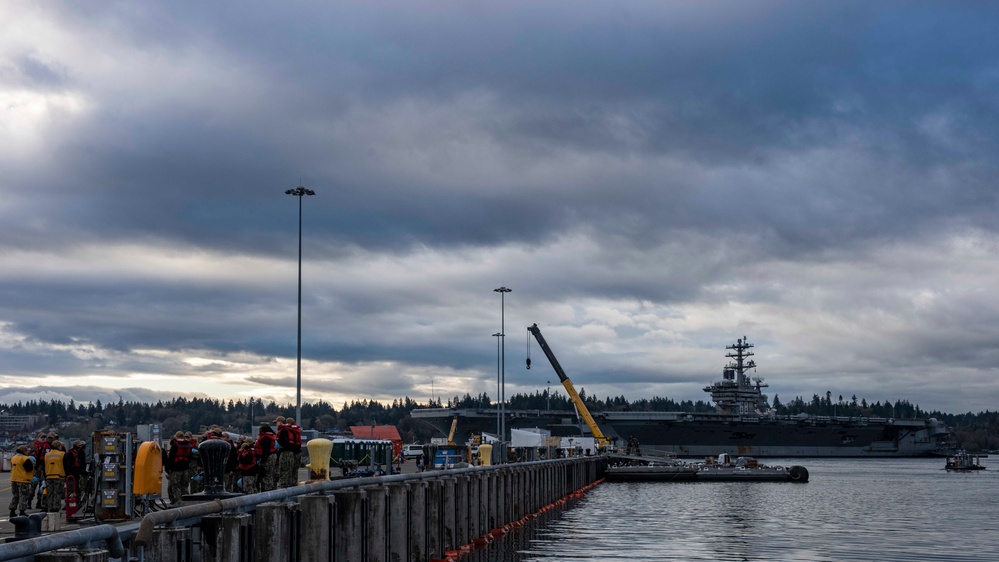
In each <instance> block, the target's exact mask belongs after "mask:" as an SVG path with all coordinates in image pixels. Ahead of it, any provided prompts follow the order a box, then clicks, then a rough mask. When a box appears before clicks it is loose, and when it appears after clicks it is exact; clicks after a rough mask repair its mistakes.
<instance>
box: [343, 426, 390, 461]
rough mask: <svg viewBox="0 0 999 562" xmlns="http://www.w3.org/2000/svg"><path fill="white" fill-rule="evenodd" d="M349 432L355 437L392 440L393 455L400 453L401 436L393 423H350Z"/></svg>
mask: <svg viewBox="0 0 999 562" xmlns="http://www.w3.org/2000/svg"><path fill="white" fill-rule="evenodd" d="M350 432H351V433H352V434H353V435H354V438H356V439H384V440H386V441H391V442H392V448H393V450H394V451H393V452H394V455H395V456H399V455H401V454H402V436H401V435H399V430H398V429H396V427H395V426H394V425H352V426H350Z"/></svg>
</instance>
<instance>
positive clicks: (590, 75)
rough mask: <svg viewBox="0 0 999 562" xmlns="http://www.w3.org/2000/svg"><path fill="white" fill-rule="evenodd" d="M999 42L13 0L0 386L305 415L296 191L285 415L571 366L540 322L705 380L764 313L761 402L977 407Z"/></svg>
mask: <svg viewBox="0 0 999 562" xmlns="http://www.w3.org/2000/svg"><path fill="white" fill-rule="evenodd" d="M997 28H999V6H997V5H996V4H994V3H989V2H946V1H939V2H892V1H884V2H863V1H861V2H849V1H843V2H824V3H816V2H790V1H788V2H783V1H765V0H754V1H746V2H732V1H722V2H713V1H699V2H633V1H621V2H576V1H572V2H561V1H551V2H518V1H512V2H501V3H482V2H439V1H433V0H430V1H426V2H403V1H397V0H386V1H375V2H370V1H368V2H280V3H278V2H249V3H246V2H239V3H236V2H162V1H161V2H141V3H135V2H125V1H119V2H115V1H107V2H99V3H79V2H68V1H67V2H57V1H49V2H35V1H30V0H12V1H8V2H4V3H2V4H0V402H2V403H13V402H17V401H21V400H31V399H47V400H52V399H59V400H63V401H68V400H70V399H72V400H74V401H76V402H78V403H80V402H88V401H94V400H98V399H100V400H102V401H105V402H106V401H109V400H113V401H117V400H118V398H122V399H124V400H126V401H128V400H141V401H155V400H158V399H169V398H172V397H175V396H187V397H195V396H200V397H211V398H219V399H225V400H228V399H234V400H239V399H244V400H245V399H247V398H249V397H255V398H261V399H263V400H265V401H268V400H274V401H277V402H278V403H279V404H294V403H295V400H296V380H297V371H296V353H297V347H296V344H297V321H298V316H297V314H298V300H297V299H298V251H299V238H298V227H299V204H300V203H301V213H302V215H301V228H302V245H301V252H302V286H301V287H302V288H301V298H302V308H301V315H302V317H301V323H302V324H301V325H302V341H301V345H302V367H301V384H302V400H303V402H313V401H316V400H325V401H327V402H329V403H332V404H333V405H334V406H336V407H337V408H339V407H340V405H342V404H343V403H344V402H345V401H351V400H379V401H383V402H384V401H391V400H393V399H396V398H402V397H410V398H412V399H414V400H417V401H420V402H425V401H427V400H429V399H430V398H431V397H440V398H441V399H443V400H444V401H445V402H446V401H447V399H448V398H449V397H452V396H455V395H464V394H465V393H469V394H472V395H473V396H474V395H477V394H479V393H487V394H488V395H489V396H490V397H491V398H492V399H494V400H495V399H496V397H497V394H498V393H497V375H498V371H502V377H503V378H504V380H505V392H506V395H507V396H510V395H513V394H515V393H534V392H538V391H544V390H545V389H546V388H547V387H548V386H549V384H551V386H552V388H553V390H554V389H555V388H556V387H557V386H558V380H557V377H556V376H555V374H554V372H553V371H552V370H551V368H550V367H549V366H548V365H547V362H546V361H545V359H544V355H543V354H542V352H541V350H540V349H539V348H538V346H537V344H536V343H533V342H530V338H528V332H527V330H526V328H527V326H530V325H531V324H534V323H537V324H538V325H539V327H540V328H541V330H542V332H543V334H544V336H545V338H546V339H547V341H548V343H549V344H550V346H551V348H552V350H553V351H554V353H555V354H556V356H557V357H558V359H559V361H560V362H561V364H562V366H563V367H564V368H565V371H566V372H567V374H568V375H569V377H570V378H571V380H572V382H573V384H574V385H575V387H576V388H577V389H583V390H585V391H586V393H587V394H589V395H596V396H598V397H606V396H614V397H617V396H625V397H626V398H628V399H630V400H634V399H638V398H643V397H644V398H651V397H652V396H662V397H669V398H672V399H675V400H707V399H709V396H708V395H707V394H706V393H705V392H704V391H703V388H704V387H705V386H707V385H709V384H711V383H712V382H714V381H716V380H719V379H720V378H721V372H722V369H723V368H724V366H725V364H726V363H727V361H728V360H727V359H726V357H725V354H726V349H725V346H727V345H731V344H733V343H735V342H736V340H737V339H739V338H742V337H746V338H747V339H748V340H749V341H750V342H752V343H753V344H754V345H755V347H754V349H753V351H754V352H755V356H754V359H755V360H756V363H757V365H758V367H757V370H756V372H755V373H752V374H753V376H760V377H762V378H763V379H764V380H765V382H766V383H767V384H768V385H769V388H767V394H768V395H769V396H770V397H771V399H772V398H773V396H774V395H777V396H779V398H780V399H781V401H783V402H787V401H788V400H790V399H792V398H793V397H795V396H802V397H803V398H805V399H806V400H809V399H810V398H811V397H812V395H814V394H818V395H821V396H824V395H825V393H826V392H827V391H828V392H831V393H832V396H833V400H836V399H837V398H838V396H843V397H844V399H846V400H849V399H850V398H851V397H852V396H853V395H856V396H857V397H858V398H864V399H866V400H868V401H870V402H874V401H882V402H883V401H886V400H887V401H892V402H894V401H896V400H908V401H909V402H911V403H914V404H918V405H919V406H920V407H921V408H923V409H924V410H940V411H943V412H948V413H962V412H967V411H972V412H978V411H983V410H989V409H991V410H993V411H994V410H996V409H997V406H999V380H997V365H999V295H997V293H996V291H995V290H994V288H995V287H996V285H997V283H996V282H997V281H999V236H997V229H999V186H997V184H996V181H997V180H996V178H997V177H999V173H997V172H999V159H997V158H996V154H997V153H999V152H997V148H999V146H997V145H999V35H997V34H996V33H995V29H997ZM299 185H302V186H305V187H307V188H309V189H312V190H314V191H315V193H316V194H315V195H314V196H310V197H305V198H303V199H302V200H299V198H296V197H294V196H289V195H286V194H285V191H286V190H288V189H292V188H295V187H296V186H299ZM501 286H505V287H508V288H510V289H511V290H512V291H511V292H509V293H505V294H504V295H503V296H502V297H501V295H500V293H497V292H495V291H494V289H496V288H499V287H501ZM500 332H502V333H503V334H505V335H504V337H502V338H497V337H494V336H493V334H495V333H500ZM499 340H503V342H502V344H501V343H500V341H499ZM529 350H530V352H531V356H532V362H533V368H532V369H531V370H527V369H525V368H524V363H525V361H524V360H525V358H526V356H527V353H528V351H529ZM500 362H502V363H503V365H504V366H503V367H502V368H500V367H498V363H500ZM549 381H551V383H549Z"/></svg>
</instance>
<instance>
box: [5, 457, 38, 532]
mask: <svg viewBox="0 0 999 562" xmlns="http://www.w3.org/2000/svg"><path fill="white" fill-rule="evenodd" d="M34 475H35V461H34V460H33V459H32V457H31V456H30V455H28V446H27V445H21V446H20V447H18V448H17V452H16V453H15V454H14V456H13V457H12V458H11V459H10V487H11V490H12V491H13V492H14V497H13V498H11V500H10V506H8V507H10V516H11V517H14V516H15V515H17V511H20V515H27V513H25V512H24V510H26V509H29V508H30V507H31V479H32V478H34Z"/></svg>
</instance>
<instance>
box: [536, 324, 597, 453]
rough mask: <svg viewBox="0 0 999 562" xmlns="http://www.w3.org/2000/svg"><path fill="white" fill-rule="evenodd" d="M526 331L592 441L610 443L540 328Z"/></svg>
mask: <svg viewBox="0 0 999 562" xmlns="http://www.w3.org/2000/svg"><path fill="white" fill-rule="evenodd" d="M527 331H528V332H531V333H532V334H534V339H536V340H538V345H540V346H541V350H542V351H544V352H545V357H547V358H548V361H549V362H550V363H551V364H552V368H553V369H555V374H556V375H558V380H560V381H562V386H563V387H565V391H566V392H568V393H569V398H570V399H571V400H572V403H573V404H575V406H576V409H577V410H578V411H579V415H581V416H583V421H585V422H586V425H587V427H589V428H590V433H592V434H593V439H594V441H596V442H597V446H598V447H600V448H603V447H606V446H607V445H610V442H611V440H610V438H608V437H606V436H604V433H603V432H602V431H600V428H599V427H597V422H596V421H595V420H594V419H593V416H591V415H590V411H589V410H588V409H587V408H586V404H584V403H583V399H582V398H580V397H579V393H577V392H576V388H575V387H573V386H572V381H571V380H569V377H568V376H566V374H565V371H564V370H562V365H560V364H559V362H558V359H556V358H555V354H554V353H552V349H551V348H550V347H548V342H546V341H545V337H544V336H542V335H541V328H538V325H537V324H534V325H533V326H528V328H527ZM527 368H528V369H530V368H531V358H530V357H528V358H527Z"/></svg>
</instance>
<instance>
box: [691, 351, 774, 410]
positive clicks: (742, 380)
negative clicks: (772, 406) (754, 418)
mask: <svg viewBox="0 0 999 562" xmlns="http://www.w3.org/2000/svg"><path fill="white" fill-rule="evenodd" d="M753 347H754V346H753V344H751V343H749V338H747V337H746V336H743V337H742V338H741V339H739V340H737V342H736V343H735V344H732V345H727V346H725V349H729V350H731V351H730V352H729V353H727V354H726V355H725V357H728V358H729V359H732V361H730V362H729V364H728V365H726V366H725V369H724V370H723V371H722V380H721V381H719V382H716V383H714V384H712V385H711V386H707V387H705V388H704V392H710V393H711V400H713V401H714V403H715V408H716V409H717V410H718V412H719V413H724V414H754V413H757V411H758V410H760V409H762V408H764V407H765V406H766V396H764V395H763V393H762V392H761V391H760V389H761V388H765V387H766V386H767V385H765V384H763V379H762V378H760V377H755V378H754V379H753V380H750V377H749V375H748V374H747V373H746V372H747V371H748V370H749V369H756V361H753V360H752V359H750V357H752V356H753V355H754V354H753V352H752V351H749V350H750V349H752V348H753ZM754 382H755V383H756V384H755V385H754V384H753V383H754Z"/></svg>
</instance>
